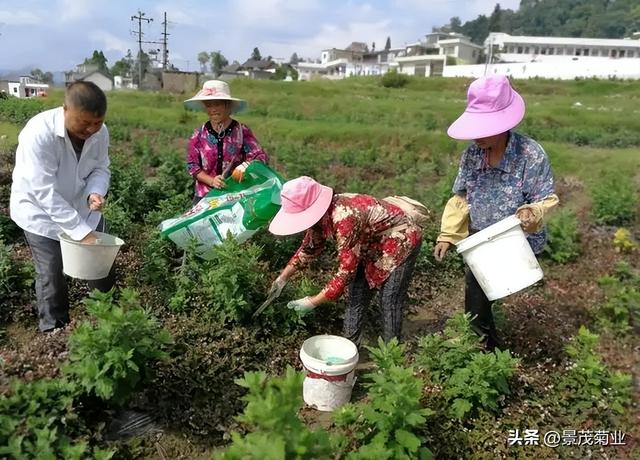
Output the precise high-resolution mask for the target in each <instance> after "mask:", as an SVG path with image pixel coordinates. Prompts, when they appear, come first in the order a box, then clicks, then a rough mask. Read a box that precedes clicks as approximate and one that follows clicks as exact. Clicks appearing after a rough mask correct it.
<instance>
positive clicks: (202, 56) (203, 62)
mask: <svg viewBox="0 0 640 460" xmlns="http://www.w3.org/2000/svg"><path fill="white" fill-rule="evenodd" d="M209 59H210V55H209V53H207V52H206V51H200V52H199V53H198V62H199V63H200V72H202V73H205V72H206V71H207V63H208V62H209Z"/></svg>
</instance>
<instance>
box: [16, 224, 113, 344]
mask: <svg viewBox="0 0 640 460" xmlns="http://www.w3.org/2000/svg"><path fill="white" fill-rule="evenodd" d="M101 224H102V226H101ZM98 228H99V229H100V228H104V224H103V221H102V220H101V221H100V223H99V224H98ZM24 235H25V237H26V239H27V243H28V244H29V248H30V249H31V255H32V257H33V263H34V265H35V269H36V300H37V306H38V318H39V328H40V330H41V331H47V330H51V329H53V328H56V327H63V326H64V325H66V324H68V323H69V290H68V287H67V280H66V279H65V277H64V274H63V272H62V253H61V252H60V242H59V241H56V240H52V239H51V238H47V237H44V236H40V235H36V234H34V233H29V232H27V231H25V232H24ZM88 283H89V287H90V288H91V289H98V290H100V291H102V292H106V291H108V290H109V289H111V288H112V287H113V285H114V284H115V264H114V266H113V267H111V272H110V273H109V275H108V276H107V277H106V278H103V279H101V280H94V281H88Z"/></svg>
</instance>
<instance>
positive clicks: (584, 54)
mask: <svg viewBox="0 0 640 460" xmlns="http://www.w3.org/2000/svg"><path fill="white" fill-rule="evenodd" d="M582 51H583V53H582V55H583V56H589V48H585V49H583V50H582Z"/></svg>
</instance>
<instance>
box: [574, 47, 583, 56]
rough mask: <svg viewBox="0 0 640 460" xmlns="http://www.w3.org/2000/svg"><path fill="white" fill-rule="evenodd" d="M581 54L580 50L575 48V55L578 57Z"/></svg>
mask: <svg viewBox="0 0 640 460" xmlns="http://www.w3.org/2000/svg"><path fill="white" fill-rule="evenodd" d="M581 54H582V50H581V49H580V48H576V52H575V55H576V56H580V55H581Z"/></svg>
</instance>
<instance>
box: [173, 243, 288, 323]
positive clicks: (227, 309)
mask: <svg viewBox="0 0 640 460" xmlns="http://www.w3.org/2000/svg"><path fill="white" fill-rule="evenodd" d="M211 256H212V258H211V260H203V259H200V258H198V257H197V256H196V255H195V254H194V252H193V251H192V250H187V252H186V255H185V259H184V263H183V264H182V266H181V267H180V269H179V270H178V273H177V274H176V276H175V280H176V291H175V293H174V295H173V296H172V298H171V299H170V303H169V305H170V307H171V308H172V310H174V311H177V312H189V311H197V312H198V313H199V314H201V315H202V316H203V317H204V318H208V319H209V320H214V321H218V322H221V323H235V324H249V323H250V322H251V321H252V316H253V312H254V311H255V310H256V308H258V306H259V305H260V304H261V303H262V302H263V301H264V299H265V297H266V293H267V291H268V288H269V284H270V282H271V277H267V276H266V273H267V271H266V270H265V264H264V262H262V261H261V260H260V256H261V250H260V247H259V246H256V245H255V244H253V243H244V244H239V243H238V242H237V241H235V240H234V239H233V238H228V239H227V240H225V241H224V242H223V244H221V245H219V246H216V247H215V249H214V250H213V251H212V253H211ZM288 288H294V290H295V286H294V285H292V286H288ZM282 298H283V299H284V298H285V297H284V294H283V297H282ZM259 321H260V327H261V328H265V327H266V328H269V325H270V324H271V325H274V324H276V325H277V327H276V328H275V330H277V331H279V332H280V333H287V332H290V331H291V330H293V328H295V326H296V325H297V324H298V323H299V319H298V315H297V314H295V313H293V312H292V311H290V310H288V309H286V308H277V307H276V306H275V305H274V306H272V307H271V308H268V309H266V310H265V311H264V312H263V313H262V315H261V316H260V318H259Z"/></svg>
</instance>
